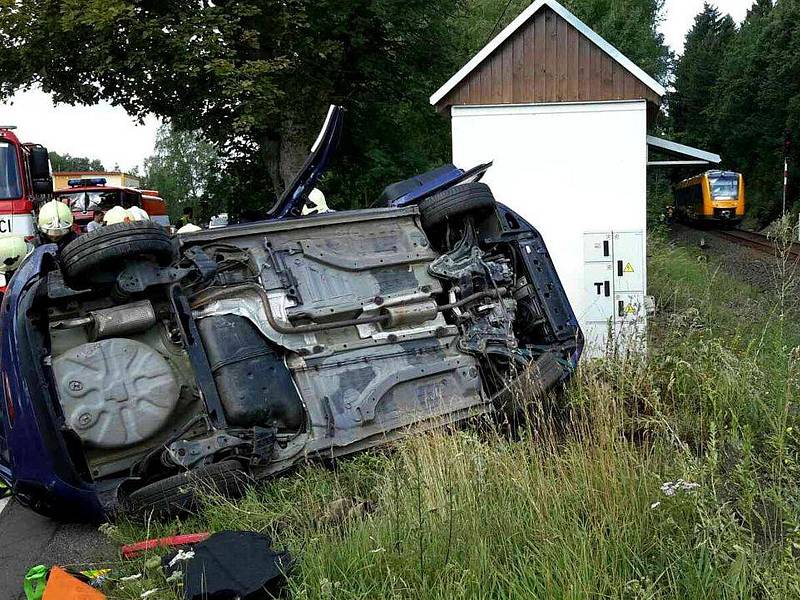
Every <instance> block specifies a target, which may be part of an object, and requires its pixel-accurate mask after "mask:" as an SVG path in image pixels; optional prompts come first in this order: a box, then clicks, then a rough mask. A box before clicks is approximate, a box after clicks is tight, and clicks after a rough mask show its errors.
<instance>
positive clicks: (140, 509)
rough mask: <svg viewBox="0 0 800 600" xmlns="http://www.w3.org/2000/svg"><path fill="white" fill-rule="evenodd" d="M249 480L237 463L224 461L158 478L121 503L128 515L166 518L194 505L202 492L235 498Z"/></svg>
mask: <svg viewBox="0 0 800 600" xmlns="http://www.w3.org/2000/svg"><path fill="white" fill-rule="evenodd" d="M249 481H250V478H249V477H248V476H247V474H246V473H245V472H244V471H243V470H242V465H241V464H240V463H239V461H237V460H224V461H222V462H218V463H214V464H212V465H205V466H202V467H198V468H196V469H192V470H191V471H186V472H185V473H178V474H177V475H173V476H171V477H167V478H165V479H161V480H159V481H156V482H154V483H151V484H149V485H146V486H144V487H140V488H139V489H138V490H135V491H133V492H131V493H130V494H129V495H128V497H127V499H126V500H125V502H124V512H125V513H126V514H128V515H130V516H147V515H151V514H153V515H155V516H167V515H171V514H175V513H181V512H186V511H188V510H191V509H193V508H194V507H195V506H197V498H198V495H199V494H200V493H202V492H204V491H205V492H212V493H213V492H217V493H221V494H223V495H225V496H230V497H236V496H239V495H241V494H242V493H243V492H244V489H245V486H246V484H247V483H248V482H249Z"/></svg>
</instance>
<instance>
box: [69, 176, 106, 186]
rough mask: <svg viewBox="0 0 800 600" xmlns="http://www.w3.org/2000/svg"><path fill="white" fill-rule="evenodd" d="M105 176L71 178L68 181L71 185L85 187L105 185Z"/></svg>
mask: <svg viewBox="0 0 800 600" xmlns="http://www.w3.org/2000/svg"><path fill="white" fill-rule="evenodd" d="M105 184H106V178H105V177H93V178H91V179H70V180H69V181H67V185H68V186H69V187H85V186H89V185H105Z"/></svg>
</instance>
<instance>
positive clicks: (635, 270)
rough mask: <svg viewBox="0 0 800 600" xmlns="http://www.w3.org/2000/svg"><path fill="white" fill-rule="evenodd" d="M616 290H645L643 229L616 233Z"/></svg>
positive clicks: (614, 250)
mask: <svg viewBox="0 0 800 600" xmlns="http://www.w3.org/2000/svg"><path fill="white" fill-rule="evenodd" d="M613 259H614V291H615V292H617V293H621V292H643V291H644V235H643V234H642V232H641V231H636V232H619V233H614V245H613Z"/></svg>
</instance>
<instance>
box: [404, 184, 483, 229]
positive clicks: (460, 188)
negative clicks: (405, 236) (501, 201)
mask: <svg viewBox="0 0 800 600" xmlns="http://www.w3.org/2000/svg"><path fill="white" fill-rule="evenodd" d="M494 204H495V202H494V196H493V195H492V191H491V190H490V189H489V186H488V185H486V184H485V183H481V182H479V181H475V182H470V183H462V184H461V185H457V186H455V187H451V188H450V189H447V190H444V191H443V192H439V193H438V194H434V195H433V196H431V197H430V198H425V199H424V200H422V202H420V203H419V212H420V218H421V220H422V227H423V228H424V229H425V230H426V231H431V230H435V229H437V228H439V227H441V226H442V225H445V224H446V223H447V222H448V221H451V220H453V219H457V218H461V217H463V216H465V215H469V214H475V213H481V212H488V211H489V210H491V209H493V208H494Z"/></svg>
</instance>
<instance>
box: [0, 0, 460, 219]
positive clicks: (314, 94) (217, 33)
mask: <svg viewBox="0 0 800 600" xmlns="http://www.w3.org/2000/svg"><path fill="white" fill-rule="evenodd" d="M461 1H462V0H402V1H400V0H353V1H350V2H341V1H340V0H243V1H237V2H233V1H230V0H217V1H215V2H211V1H210V0H200V1H198V2H193V3H187V2H181V1H177V0H161V1H158V2H154V1H151V0H113V1H108V0H38V1H35V2H34V1H30V2H27V1H26V2H18V3H11V4H9V3H5V4H4V6H5V8H4V9H3V10H0V45H1V46H2V47H3V52H2V53H0V97H4V96H8V95H10V94H11V93H13V92H15V91H17V89H19V88H20V87H25V86H30V85H32V84H34V83H38V84H40V85H41V86H42V88H43V89H44V90H45V91H47V92H52V93H53V95H54V98H55V100H56V101H59V102H66V103H70V104H75V103H81V104H92V103H95V102H97V101H99V100H100V99H104V100H107V101H109V102H111V103H112V104H115V105H118V106H122V107H124V108H125V109H126V110H127V111H128V112H129V113H130V114H132V115H135V116H138V117H143V116H144V115H146V114H148V113H155V114H157V115H161V116H163V117H166V118H168V119H169V120H170V121H171V123H172V124H173V126H174V127H175V129H176V130H179V131H195V130H199V131H200V132H201V133H202V135H203V136H204V137H205V138H206V139H207V140H208V141H210V142H211V143H213V144H214V145H215V147H216V148H217V151H218V152H219V153H220V156H221V157H222V158H223V160H224V165H225V167H226V168H228V169H230V170H232V171H233V170H235V171H236V172H237V173H239V174H240V175H241V184H242V185H244V186H246V187H247V189H248V192H249V194H248V197H249V198H254V199H255V201H256V202H261V203H262V204H263V203H264V202H268V201H269V199H270V198H271V197H272V193H274V192H275V191H280V190H281V189H282V188H283V187H284V186H285V185H286V183H287V182H288V181H289V180H290V179H291V177H292V175H293V174H294V173H295V171H296V170H297V169H298V168H299V166H300V164H302V161H303V159H304V158H305V153H306V149H307V147H308V146H309V145H310V142H311V141H312V140H313V139H314V135H315V133H316V130H317V128H318V126H319V123H320V122H321V120H322V117H323V116H324V114H325V109H326V107H327V104H328V103H330V102H337V103H342V104H344V105H345V106H346V107H347V108H348V109H349V110H350V119H349V121H348V128H347V134H346V135H347V138H346V139H345V142H344V144H343V147H344V149H345V152H346V155H345V157H344V162H343V165H344V166H343V167H342V168H340V175H339V180H340V181H345V180H354V179H355V180H360V179H363V177H362V176H361V175H360V173H364V172H369V171H370V170H371V169H372V168H373V167H377V171H379V172H380V173H381V174H382V175H387V174H392V175H394V174H397V175H400V174H405V173H403V172H404V171H405V170H407V169H409V168H412V167H416V166H418V165H423V164H426V163H428V162H430V160H431V157H432V156H433V155H438V154H439V153H440V152H441V150H442V149H443V148H446V143H445V142H440V141H439V139H438V138H439V136H441V137H442V138H443V139H446V134H447V126H446V123H444V122H443V120H441V119H438V118H437V117H436V116H435V115H433V114H432V111H431V110H430V108H429V107H428V106H427V104H426V102H425V99H426V98H427V95H428V94H429V93H430V91H431V89H433V88H434V87H435V85H437V84H438V83H439V82H441V81H442V78H443V77H444V76H445V75H446V74H447V73H449V71H450V70H451V67H452V61H451V45H450V40H451V39H452V37H453V36H452V35H451V33H450V32H451V17H452V15H453V14H456V13H458V11H459V7H460V5H461ZM426 113H427V114H426ZM401 117H408V123H409V124H410V125H411V126H414V127H417V128H419V129H418V130H417V131H413V132H409V138H410V139H411V140H414V139H420V138H421V137H423V133H424V132H429V131H433V132H434V133H435V135H433V136H431V138H430V139H431V140H433V144H420V145H419V146H417V147H412V146H411V145H410V144H409V143H408V141H407V140H406V139H405V137H404V136H403V135H402V133H400V132H398V129H400V130H401V131H402V129H403V126H404V125H405V123H403V122H400V118H401ZM353 123H355V124H357V125H356V126H353V125H352V124H353ZM373 140H376V141H373ZM367 179H370V178H367ZM343 200H344V201H345V202H346V203H349V202H351V201H352V199H351V198H344V199H343Z"/></svg>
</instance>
